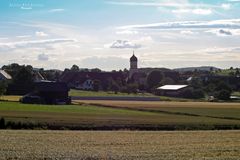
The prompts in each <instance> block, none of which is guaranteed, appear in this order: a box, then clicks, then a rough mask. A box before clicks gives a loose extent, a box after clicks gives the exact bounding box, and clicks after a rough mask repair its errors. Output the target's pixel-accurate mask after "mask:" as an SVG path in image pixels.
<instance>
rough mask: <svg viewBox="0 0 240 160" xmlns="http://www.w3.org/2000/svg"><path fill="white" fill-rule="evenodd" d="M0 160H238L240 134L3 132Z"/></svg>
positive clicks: (0, 140) (235, 132)
mask: <svg viewBox="0 0 240 160" xmlns="http://www.w3.org/2000/svg"><path fill="white" fill-rule="evenodd" d="M0 142H1V145H0V159H2V160H3V159H4V160H5V159H24V160H30V159H49V160H50V159H76V160H79V159H88V160H98V159H106V160H108V159H109V160H110V159H111V160H115V159H118V160H121V159H131V160H134V159H137V160H160V159H163V160H173V159H179V160H185V159H199V160H201V159H202V160H203V159H209V160H226V159H231V160H237V159H239V157H240V131H194V132H191V131H184V132H182V131H181V132H179V131H177V132H137V131H136V132H134V131H119V132H116V131H110V132H102V131H86V132H84V131H80V132H79V131H16V130H15V131H10V130H6V131H5V130H2V131H0Z"/></svg>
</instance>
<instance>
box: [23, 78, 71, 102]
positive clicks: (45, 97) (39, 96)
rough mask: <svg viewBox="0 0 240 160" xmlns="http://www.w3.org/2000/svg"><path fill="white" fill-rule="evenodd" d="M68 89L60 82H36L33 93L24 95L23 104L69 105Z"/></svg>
mask: <svg viewBox="0 0 240 160" xmlns="http://www.w3.org/2000/svg"><path fill="white" fill-rule="evenodd" d="M68 92H69V88H68V86H67V84H66V83H61V82H37V83H35V89H34V91H33V92H31V93H29V94H27V95H25V96H24V97H23V98H22V99H21V102H23V103H41V104H70V103H71V98H70V97H69V96H68Z"/></svg>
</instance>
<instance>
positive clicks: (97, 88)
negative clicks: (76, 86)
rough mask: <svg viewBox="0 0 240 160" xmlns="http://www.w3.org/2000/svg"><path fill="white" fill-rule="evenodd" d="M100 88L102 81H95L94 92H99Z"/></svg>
mask: <svg viewBox="0 0 240 160" xmlns="http://www.w3.org/2000/svg"><path fill="white" fill-rule="evenodd" d="M99 88H100V81H99V80H94V81H93V90H94V91H95V92H98V91H99Z"/></svg>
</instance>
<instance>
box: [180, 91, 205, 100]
mask: <svg viewBox="0 0 240 160" xmlns="http://www.w3.org/2000/svg"><path fill="white" fill-rule="evenodd" d="M204 96H205V94H204V92H203V90H201V89H196V90H195V89H193V88H188V89H186V90H185V91H184V92H183V98H192V99H199V98H204Z"/></svg>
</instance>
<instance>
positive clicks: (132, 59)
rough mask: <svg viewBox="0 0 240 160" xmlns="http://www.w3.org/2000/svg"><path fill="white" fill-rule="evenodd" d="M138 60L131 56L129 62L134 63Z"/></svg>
mask: <svg viewBox="0 0 240 160" xmlns="http://www.w3.org/2000/svg"><path fill="white" fill-rule="evenodd" d="M137 60H138V59H137V57H136V56H135V55H134V54H133V56H132V57H131V58H130V61H131V62H136V61H137Z"/></svg>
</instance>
